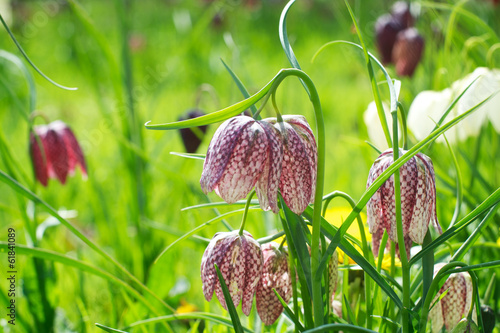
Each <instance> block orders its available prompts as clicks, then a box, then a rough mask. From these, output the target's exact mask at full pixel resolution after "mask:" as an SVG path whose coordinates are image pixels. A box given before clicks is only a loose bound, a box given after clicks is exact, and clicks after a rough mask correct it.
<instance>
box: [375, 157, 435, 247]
mask: <svg viewBox="0 0 500 333" xmlns="http://www.w3.org/2000/svg"><path fill="white" fill-rule="evenodd" d="M404 153H405V151H403V150H402V149H400V150H399V155H400V156H401V155H403V154H404ZM392 163H393V150H392V148H391V149H388V150H386V151H385V152H383V153H382V154H381V155H380V156H379V157H378V158H377V160H375V162H374V163H373V165H372V167H371V169H370V173H369V176H368V182H367V184H366V187H367V188H368V187H369V186H371V185H372V184H373V182H374V181H375V180H376V179H377V177H378V176H379V175H380V174H381V173H382V172H384V171H385V170H386V169H387V168H388V167H389V166H390V165H391V164H392ZM399 173H400V188H401V213H402V220H403V235H404V239H405V246H406V252H407V255H408V256H409V255H410V248H411V244H412V242H415V243H417V244H422V242H423V240H424V236H425V234H426V233H427V229H428V227H429V223H433V225H434V227H435V228H436V229H437V230H438V232H441V227H440V226H439V224H438V221H437V216H436V184H435V176H434V167H433V165H432V161H431V159H430V158H429V157H427V156H425V155H424V154H422V153H418V154H416V155H415V156H414V157H412V158H411V159H410V160H409V161H407V162H406V163H405V164H404V165H403V166H402V167H401V168H400V169H399ZM367 219H368V228H369V230H370V233H371V234H372V243H373V252H374V253H375V254H376V255H377V254H378V251H379V246H380V240H381V238H382V235H383V233H384V229H385V230H387V233H388V235H389V238H390V239H391V240H393V241H397V232H396V230H397V229H396V202H395V195H394V175H391V177H389V179H387V180H386V181H385V182H384V184H382V186H381V187H380V188H379V189H378V190H377V192H375V194H374V195H373V196H372V197H371V198H370V200H369V201H368V204H367Z"/></svg>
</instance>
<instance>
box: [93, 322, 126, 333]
mask: <svg viewBox="0 0 500 333" xmlns="http://www.w3.org/2000/svg"><path fill="white" fill-rule="evenodd" d="M95 326H97V327H99V328H100V329H101V330H103V331H106V332H110V333H115V332H118V333H128V332H126V331H120V330H117V329H116V328H111V327H108V326H104V325H102V324H99V323H96V324H95Z"/></svg>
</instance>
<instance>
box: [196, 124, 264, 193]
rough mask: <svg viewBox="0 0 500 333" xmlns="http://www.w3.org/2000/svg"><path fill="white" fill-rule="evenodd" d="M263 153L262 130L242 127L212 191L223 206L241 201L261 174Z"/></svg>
mask: <svg viewBox="0 0 500 333" xmlns="http://www.w3.org/2000/svg"><path fill="white" fill-rule="evenodd" d="M250 119H251V118H250ZM267 151H268V141H267V136H266V134H265V132H264V130H263V129H262V127H261V126H260V125H259V124H258V123H256V122H253V123H252V124H250V125H249V126H246V127H244V129H243V130H242V131H241V135H240V136H239V138H238V140H237V143H236V145H235V146H234V149H233V150H232V152H231V156H230V158H229V161H228V162H227V165H226V166H225V169H224V172H223V173H222V177H221V178H220V179H219V181H218V183H217V185H216V187H215V192H216V193H217V194H218V195H219V196H220V197H221V198H222V199H224V200H225V201H226V202H227V203H234V202H236V201H237V200H240V199H243V198H245V197H246V196H247V195H248V193H249V192H250V191H251V190H252V188H253V187H254V186H255V183H256V182H257V180H258V179H259V177H260V175H261V173H262V169H263V167H264V165H265V162H266V159H267V157H268V156H267V155H268V154H267ZM203 171H204V172H205V168H204V170H203ZM202 177H203V175H202Z"/></svg>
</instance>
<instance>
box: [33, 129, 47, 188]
mask: <svg viewBox="0 0 500 333" xmlns="http://www.w3.org/2000/svg"><path fill="white" fill-rule="evenodd" d="M34 130H35V133H36V135H38V140H37V138H36V136H35V134H33V133H30V155H31V161H32V163H33V170H34V172H35V177H36V179H37V180H38V181H39V182H40V183H41V184H42V185H43V186H47V183H48V178H49V176H48V170H47V155H46V153H45V149H44V144H43V141H44V140H45V134H46V131H45V130H40V129H39V127H35V129H34Z"/></svg>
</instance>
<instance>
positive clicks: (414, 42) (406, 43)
mask: <svg viewBox="0 0 500 333" xmlns="http://www.w3.org/2000/svg"><path fill="white" fill-rule="evenodd" d="M424 45H425V42H424V38H423V37H422V36H421V35H420V34H419V33H418V30H417V29H416V28H409V29H406V30H403V31H401V32H399V33H398V35H397V36H396V41H395V43H394V48H393V49H392V62H394V64H395V65H396V73H398V75H400V76H413V72H415V69H416V68H417V65H418V63H419V62H420V58H421V57H422V54H423V51H424Z"/></svg>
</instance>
